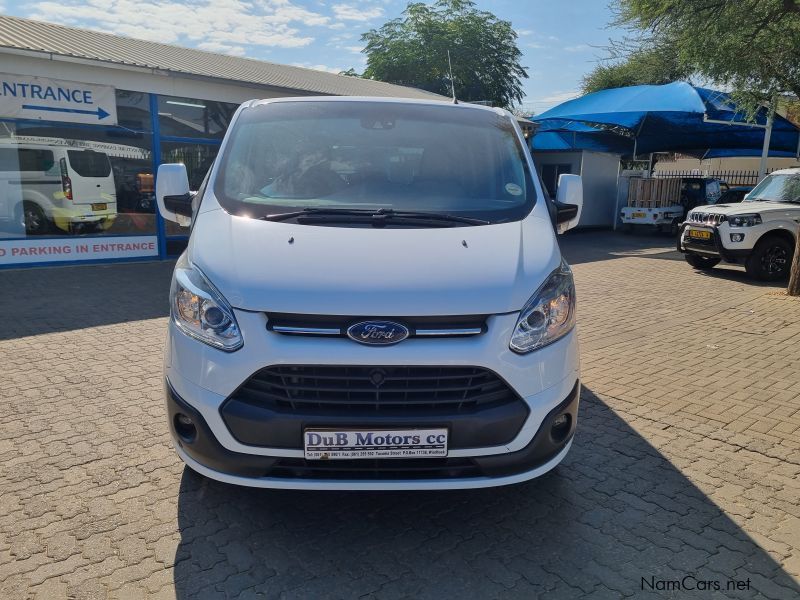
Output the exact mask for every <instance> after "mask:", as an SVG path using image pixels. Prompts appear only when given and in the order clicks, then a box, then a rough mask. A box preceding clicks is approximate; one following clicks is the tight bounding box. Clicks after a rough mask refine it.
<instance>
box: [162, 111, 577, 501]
mask: <svg viewBox="0 0 800 600" xmlns="http://www.w3.org/2000/svg"><path fill="white" fill-rule="evenodd" d="M156 195H157V200H158V204H159V210H160V211H161V213H162V214H163V215H164V217H165V218H167V219H171V220H174V221H176V222H184V223H185V222H188V221H189V220H190V221H191V226H192V230H191V236H190V240H189V246H188V249H187V250H186V252H185V253H184V254H183V256H181V258H180V259H179V260H178V263H177V265H176V267H175V273H174V277H173V281H172V289H171V292H170V305H171V318H170V322H169V332H168V336H167V342H166V351H165V359H164V365H165V379H166V399H167V411H168V416H169V427H170V430H171V433H172V435H173V437H174V440H175V445H176V448H177V451H178V454H179V455H180V456H181V458H182V459H183V460H184V461H185V462H186V463H187V464H188V465H189V466H190V467H191V468H192V469H194V470H196V471H198V472H199V473H201V474H203V475H206V476H208V477H211V478H213V479H217V480H220V481H225V482H229V483H234V484H241V485H248V486H257V487H266V488H294V489H362V490H363V489H394V490H397V489H448V488H471V487H488V486H496V485H504V484H510V483H516V482H521V481H525V480H527V479H531V478H533V477H537V476H539V475H541V474H543V473H545V472H547V471H549V470H550V469H552V468H553V467H555V466H556V465H557V464H558V463H559V462H560V461H561V460H562V459H563V458H564V456H565V454H566V453H567V451H568V450H569V447H570V444H571V442H572V437H573V433H574V431H575V425H576V420H577V416H578V398H579V388H580V386H579V373H578V370H579V365H578V340H577V336H576V332H575V288H574V285H573V279H572V272H571V271H570V268H569V267H568V266H567V264H566V263H565V262H564V260H563V259H562V257H561V253H560V251H559V247H558V244H557V242H556V232H557V230H561V231H564V230H566V229H568V228H570V227H573V226H574V225H575V224H577V222H578V219H579V218H580V212H581V206H582V202H583V200H582V188H581V182H580V178H579V177H577V176H575V175H564V176H562V179H561V182H560V187H559V190H558V200H557V201H555V202H553V201H551V200H550V199H548V198H547V197H546V196H545V194H544V192H543V190H542V186H541V184H540V182H539V179H538V177H537V176H536V173H535V171H534V167H533V163H532V161H531V158H530V155H529V153H528V152H527V151H526V149H525V144H524V139H523V137H522V134H521V132H520V130H519V127H518V126H517V124H516V120H515V119H514V117H513V116H512V115H511V114H509V113H508V112H506V111H502V110H499V109H491V108H485V107H478V106H474V105H469V104H458V105H454V104H449V103H444V102H437V101H428V102H424V101H410V100H397V99H373V98H320V97H313V98H302V99H279V100H268V101H267V100H264V101H251V102H247V103H245V104H244V105H242V106H241V107H240V108H239V110H238V111H237V113H236V115H235V116H234V118H233V120H232V123H231V125H230V128H229V129H228V132H227V134H226V136H225V139H224V141H223V143H222V146H221V149H220V153H219V156H218V157H217V160H216V162H215V163H214V165H213V167H212V168H211V170H210V172H209V173H208V175H207V176H206V179H205V181H204V182H203V183H202V185H201V186H200V189H199V190H198V191H197V192H196V193H195V192H189V186H188V182H187V176H186V170H185V168H184V166H183V165H175V164H172V165H162V166H161V167H160V168H159V171H158V177H157V182H156Z"/></svg>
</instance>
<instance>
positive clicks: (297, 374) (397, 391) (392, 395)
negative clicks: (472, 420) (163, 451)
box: [233, 365, 520, 415]
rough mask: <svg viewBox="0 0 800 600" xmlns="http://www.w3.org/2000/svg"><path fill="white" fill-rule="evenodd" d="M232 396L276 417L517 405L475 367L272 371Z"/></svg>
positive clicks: (309, 367) (502, 387) (497, 383)
mask: <svg viewBox="0 0 800 600" xmlns="http://www.w3.org/2000/svg"><path fill="white" fill-rule="evenodd" d="M233 396H234V397H235V398H236V399H237V400H240V401H244V402H247V403H250V404H254V405H257V406H261V407H265V408H270V409H272V410H277V411H297V410H319V409H323V410H324V409H335V411H336V413H337V414H339V415H341V414H346V412H347V411H348V410H350V411H357V412H358V413H359V414H363V413H364V411H366V410H374V411H381V410H389V411H393V412H396V411H412V412H415V413H424V412H426V411H436V412H441V411H442V410H447V411H449V412H460V411H464V410H474V409H476V408H478V407H484V406H489V405H501V404H506V403H511V402H516V401H518V400H520V398H519V396H518V395H517V394H516V393H515V392H514V391H513V390H512V389H511V388H510V387H509V386H508V384H506V382H505V381H503V380H502V379H501V378H500V377H499V376H498V375H497V374H496V373H494V372H492V371H490V370H488V369H484V368H480V367H449V366H448V367H430V366H341V365H278V366H272V367H267V368H265V369H262V370H260V371H258V372H257V373H255V374H254V375H253V376H252V377H250V379H248V380H247V381H246V382H245V383H244V384H243V385H242V386H241V387H240V388H239V389H238V390H237V391H236V392H235V393H234V394H233Z"/></svg>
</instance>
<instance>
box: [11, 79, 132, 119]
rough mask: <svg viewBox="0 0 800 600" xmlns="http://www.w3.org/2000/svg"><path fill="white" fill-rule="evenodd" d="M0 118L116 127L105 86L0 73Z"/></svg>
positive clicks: (109, 91)
mask: <svg viewBox="0 0 800 600" xmlns="http://www.w3.org/2000/svg"><path fill="white" fill-rule="evenodd" d="M0 117H11V118H14V119H42V120H46V121H67V122H70V123H86V124H90V125H98V124H100V125H116V124H117V99H116V95H115V93H114V88H113V87H111V86H107V85H94V84H88V83H78V82H75V81H62V80H60V79H50V78H48V77H31V76H29V75H8V74H5V73H0Z"/></svg>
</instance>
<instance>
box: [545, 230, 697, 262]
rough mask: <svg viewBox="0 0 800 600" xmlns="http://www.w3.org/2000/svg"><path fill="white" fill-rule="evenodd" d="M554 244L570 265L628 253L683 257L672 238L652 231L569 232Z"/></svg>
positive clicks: (675, 258)
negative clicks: (630, 232)
mask: <svg viewBox="0 0 800 600" xmlns="http://www.w3.org/2000/svg"><path fill="white" fill-rule="evenodd" d="M558 243H559V246H561V251H562V252H563V253H564V256H565V257H566V259H567V262H569V263H570V264H571V265H576V264H580V263H587V262H597V261H601V260H612V259H615V258H623V257H631V256H635V257H639V258H654V259H659V260H681V261H682V260H683V255H682V254H681V253H680V252H678V251H677V250H676V249H675V238H673V237H672V236H670V235H666V234H656V233H652V232H646V233H632V234H625V233H621V232H618V231H610V230H599V231H597V230H595V231H570V232H568V233H566V234H564V235H561V236H559V237H558Z"/></svg>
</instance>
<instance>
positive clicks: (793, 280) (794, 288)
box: [786, 231, 800, 296]
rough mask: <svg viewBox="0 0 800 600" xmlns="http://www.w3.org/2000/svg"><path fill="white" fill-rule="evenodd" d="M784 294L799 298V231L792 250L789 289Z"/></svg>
mask: <svg viewBox="0 0 800 600" xmlns="http://www.w3.org/2000/svg"><path fill="white" fill-rule="evenodd" d="M786 292H787V293H788V294H789V295H790V296H800V231H798V234H797V245H796V246H795V248H794V259H793V260H792V271H791V275H790V276H789V287H788V288H787V290H786Z"/></svg>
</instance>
